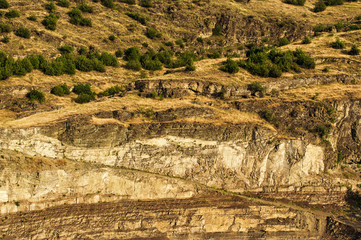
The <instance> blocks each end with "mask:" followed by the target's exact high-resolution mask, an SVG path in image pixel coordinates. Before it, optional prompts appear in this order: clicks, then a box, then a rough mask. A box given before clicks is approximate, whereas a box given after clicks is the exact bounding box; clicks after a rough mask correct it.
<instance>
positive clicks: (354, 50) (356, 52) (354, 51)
mask: <svg viewBox="0 0 361 240" xmlns="http://www.w3.org/2000/svg"><path fill="white" fill-rule="evenodd" d="M348 54H350V55H360V49H359V48H358V47H357V46H356V45H352V47H351V50H350V51H349V52H348Z"/></svg>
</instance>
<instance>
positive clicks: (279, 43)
mask: <svg viewBox="0 0 361 240" xmlns="http://www.w3.org/2000/svg"><path fill="white" fill-rule="evenodd" d="M288 44H290V41H289V40H288V38H287V37H283V38H281V39H280V40H279V41H278V46H280V47H281V46H285V45H288Z"/></svg>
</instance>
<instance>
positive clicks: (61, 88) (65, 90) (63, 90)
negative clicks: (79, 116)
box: [50, 83, 70, 97]
mask: <svg viewBox="0 0 361 240" xmlns="http://www.w3.org/2000/svg"><path fill="white" fill-rule="evenodd" d="M50 93H51V94H54V95H56V96H60V97H62V96H64V95H69V94H70V89H69V87H68V85H66V83H63V84H59V85H57V86H55V87H53V88H52V89H51V91H50Z"/></svg>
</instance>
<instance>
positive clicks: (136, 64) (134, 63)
mask: <svg viewBox="0 0 361 240" xmlns="http://www.w3.org/2000/svg"><path fill="white" fill-rule="evenodd" d="M125 67H126V68H127V69H131V70H134V71H140V70H141V69H142V64H141V63H140V61H139V60H138V59H137V60H134V59H132V60H129V61H128V62H127V64H126V65H125Z"/></svg>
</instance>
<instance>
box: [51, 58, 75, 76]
mask: <svg viewBox="0 0 361 240" xmlns="http://www.w3.org/2000/svg"><path fill="white" fill-rule="evenodd" d="M55 62H56V63H57V64H58V65H59V67H61V68H62V74H69V75H74V74H75V70H76V67H75V59H74V57H73V55H71V54H66V55H62V56H61V57H58V58H56V60H55Z"/></svg>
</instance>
